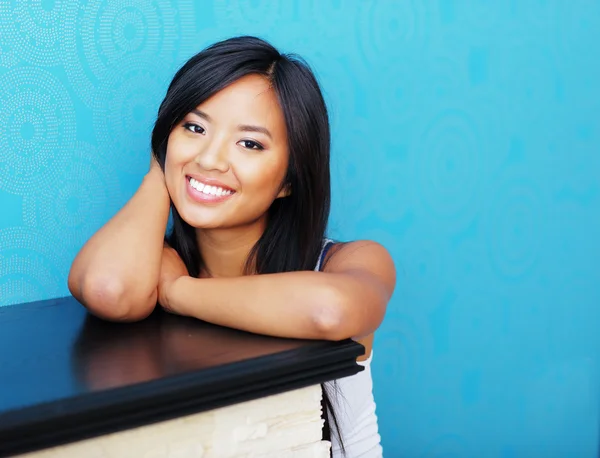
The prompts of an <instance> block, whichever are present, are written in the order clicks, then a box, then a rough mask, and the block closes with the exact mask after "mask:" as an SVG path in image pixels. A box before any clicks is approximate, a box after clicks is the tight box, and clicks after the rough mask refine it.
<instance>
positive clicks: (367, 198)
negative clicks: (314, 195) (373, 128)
mask: <svg viewBox="0 0 600 458" xmlns="http://www.w3.org/2000/svg"><path fill="white" fill-rule="evenodd" d="M381 154H382V148H381V147H380V145H379V144H378V142H377V139H376V136H374V135H370V134H369V129H368V122H367V121H366V120H362V119H355V127H354V128H353V129H352V130H351V131H350V134H349V135H337V136H334V141H333V150H332V168H331V174H332V197H333V199H332V207H333V208H340V209H351V212H348V213H346V214H344V215H343V217H344V218H345V220H344V221H338V223H339V224H341V226H343V227H349V226H350V227H352V226H355V225H357V224H359V223H360V222H361V221H362V220H363V219H364V218H366V217H368V215H369V214H370V213H371V212H372V211H373V209H372V196H373V193H374V188H375V186H376V185H375V183H376V182H377V179H378V176H377V171H378V167H381V166H382V163H381V161H380V160H379V157H380V155H381ZM366 157H368V158H369V160H365V159H364V158H366ZM357 158H362V159H361V160H360V161H357V160H356V159H357ZM359 164H360V165H359Z"/></svg>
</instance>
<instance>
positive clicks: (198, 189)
mask: <svg viewBox="0 0 600 458" xmlns="http://www.w3.org/2000/svg"><path fill="white" fill-rule="evenodd" d="M186 178H187V179H186V189H187V192H188V195H189V196H190V197H191V198H192V199H193V200H195V201H196V202H199V203H204V204H206V203H220V202H224V201H225V200H227V199H229V198H231V196H233V195H234V194H235V193H236V191H235V190H233V189H231V188H229V187H227V186H225V185H223V184H221V183H219V182H218V181H216V180H208V179H206V180H205V179H198V178H195V177H192V176H187V177H186ZM201 180H202V181H201Z"/></svg>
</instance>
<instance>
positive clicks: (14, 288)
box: [0, 228, 67, 306]
mask: <svg viewBox="0 0 600 458" xmlns="http://www.w3.org/2000/svg"><path fill="white" fill-rule="evenodd" d="M46 242H47V239H46V238H45V236H44V234H41V233H38V232H37V231H35V230H34V229H24V228H9V229H3V230H0V306H3V305H11V304H18V303H23V302H31V301H35V300H42V299H46V298H48V297H57V296H59V295H61V294H65V290H66V289H67V288H66V277H65V276H64V275H63V274H61V271H60V258H59V256H58V254H57V253H56V252H55V251H54V250H53V249H52V248H51V245H50V244H48V243H46Z"/></svg>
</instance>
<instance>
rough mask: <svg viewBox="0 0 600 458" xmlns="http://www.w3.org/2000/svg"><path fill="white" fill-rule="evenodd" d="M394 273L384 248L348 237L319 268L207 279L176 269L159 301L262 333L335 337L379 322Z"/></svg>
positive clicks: (175, 309)
mask: <svg viewBox="0 0 600 458" xmlns="http://www.w3.org/2000/svg"><path fill="white" fill-rule="evenodd" d="M395 281H396V274H395V269H394V264H393V261H392V259H391V257H390V255H389V254H388V252H387V250H385V248H383V247H382V246H381V245H378V244H376V243H373V242H353V243H350V244H347V245H345V246H343V247H342V248H341V249H339V250H338V251H337V252H336V253H335V254H334V255H332V256H331V259H330V260H329V262H328V263H327V266H326V269H325V271H324V272H287V273H279V274H268V275H252V276H243V277H236V278H209V279H197V278H192V277H189V276H185V275H182V276H180V277H179V278H177V279H176V280H174V281H173V282H172V284H171V285H170V286H169V289H168V291H167V293H166V301H165V302H166V304H163V305H165V306H166V308H167V309H170V310H171V311H173V312H174V313H178V314H182V315H188V316H194V317H196V318H199V319H201V320H204V321H208V322H211V323H215V324H219V325H223V326H228V327H232V328H237V329H242V330H245V331H250V332H255V333H260V334H268V335H274V336H281V337H295V338H305V339H306V338H307V339H327V340H341V339H345V338H350V337H355V338H360V337H362V336H366V335H368V334H370V333H372V332H373V331H375V330H376V329H377V327H378V326H379V325H380V324H381V321H382V320H383V317H384V315H385V310H386V306H387V303H388V301H389V299H390V297H391V295H392V292H393V290H394V286H395Z"/></svg>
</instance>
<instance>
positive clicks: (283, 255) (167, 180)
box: [69, 37, 395, 457]
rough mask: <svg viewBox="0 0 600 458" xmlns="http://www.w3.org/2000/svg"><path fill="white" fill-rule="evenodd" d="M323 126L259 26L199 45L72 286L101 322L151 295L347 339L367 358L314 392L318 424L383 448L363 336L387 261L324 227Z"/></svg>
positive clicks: (386, 275)
mask: <svg viewBox="0 0 600 458" xmlns="http://www.w3.org/2000/svg"><path fill="white" fill-rule="evenodd" d="M329 135H330V134H329V121H328V115H327V109H326V106H325V103H324V100H323V96H322V94H321V90H320V88H319V85H318V83H317V81H316V79H315V77H314V75H313V73H312V72H311V70H310V68H309V67H308V65H307V64H306V63H304V62H303V61H302V60H301V59H300V58H298V57H296V56H291V55H284V54H280V53H279V52H278V51H277V50H276V49H275V48H273V47H272V46H271V45H270V44H268V43H266V42H264V41H262V40H260V39H257V38H253V37H240V38H233V39H230V40H226V41H223V42H219V43H216V44H214V45H212V46H210V47H209V48H207V49H205V50H203V51H201V52H200V53H198V54H197V55H196V56H194V57H192V58H191V59H190V60H189V61H188V62H187V63H186V64H185V65H184V66H183V67H182V68H181V69H180V70H179V71H178V72H177V74H176V75H175V77H174V78H173V81H172V82H171V84H170V86H169V88H168V90H167V94H166V96H165V99H164V100H163V103H162V104H161V106H160V109H159V112H158V117H157V120H156V123H155V126H154V130H153V133H152V150H153V158H152V161H151V167H150V171H149V172H148V173H147V175H146V176H145V178H144V180H143V182H142V184H141V186H140V188H139V189H138V191H137V192H136V193H135V194H134V196H133V197H132V198H131V200H130V201H129V202H128V203H127V204H126V205H125V207H124V208H123V209H121V210H120V211H119V213H117V215H115V216H114V217H113V218H112V219H111V220H110V221H109V222H108V223H107V224H106V225H105V226H104V227H102V228H101V229H100V230H99V231H98V232H97V233H96V234H95V235H94V236H93V237H92V238H91V239H90V240H89V241H88V242H87V243H86V245H85V246H84V247H83V248H82V250H81V252H80V253H79V254H78V256H77V257H76V259H75V261H74V262H73V266H72V268H71V272H70V275H69V288H70V290H71V292H72V294H73V295H74V296H75V297H76V298H77V299H79V300H80V301H81V302H82V303H83V304H84V305H85V306H86V307H87V308H88V309H89V310H90V311H91V312H92V313H94V314H96V315H98V316H100V317H102V318H105V319H109V320H115V321H134V320H140V319H143V318H145V317H146V316H148V315H149V314H150V313H151V312H152V310H153V309H154V307H155V306H156V304H157V302H158V303H159V304H160V305H161V306H162V307H163V308H165V309H167V310H168V311H170V312H172V313H176V314H180V315H187V316H192V317H195V318H198V319H201V320H204V321H208V322H212V323H215V324H219V325H222V326H229V327H232V328H237V329H242V330H245V331H250V332H254V333H260V334H266V335H273V336H282V337H295V338H304V339H328V340H341V339H346V338H354V339H357V340H358V341H359V342H361V343H362V344H363V345H364V346H365V348H366V354H365V355H364V358H362V361H361V364H362V365H364V366H365V370H364V371H363V372H360V373H359V374H357V375H354V376H352V377H348V378H346V379H342V380H340V381H339V384H338V385H337V386H336V385H335V384H333V385H329V384H328V386H327V388H328V389H330V390H329V392H328V390H327V389H325V390H324V395H325V396H324V399H325V405H326V411H327V412H326V415H325V419H326V420H330V421H331V422H332V424H333V426H335V427H334V428H332V432H333V434H331V436H330V435H329V427H328V425H329V423H326V428H325V429H324V435H325V437H327V438H328V439H331V442H332V455H333V456H335V457H337V456H342V455H343V454H344V450H345V453H346V456H348V457H354V456H361V457H378V456H381V446H380V438H379V434H378V429H377V418H376V415H375V403H374V400H373V393H372V381H371V373H370V362H371V354H372V352H371V347H372V342H373V333H374V332H375V330H376V329H377V328H378V327H379V325H380V324H381V321H382V320H383V317H384V314H385V310H386V307H387V303H388V301H389V299H390V296H391V294H392V292H393V290H394V286H395V269H394V265H393V262H392V260H391V257H390V255H389V254H388V252H387V250H385V248H383V247H382V246H381V245H379V244H377V243H375V242H371V241H355V242H348V243H335V242H333V241H331V240H328V239H327V238H326V236H325V231H326V226H327V220H328V216H329V203H330V176H329V148H330V138H329ZM169 211H171V212H172V214H173V229H172V231H171V232H170V233H168V234H167V235H166V237H165V231H166V225H167V219H168V216H169ZM331 389H332V390H333V391H331Z"/></svg>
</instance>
